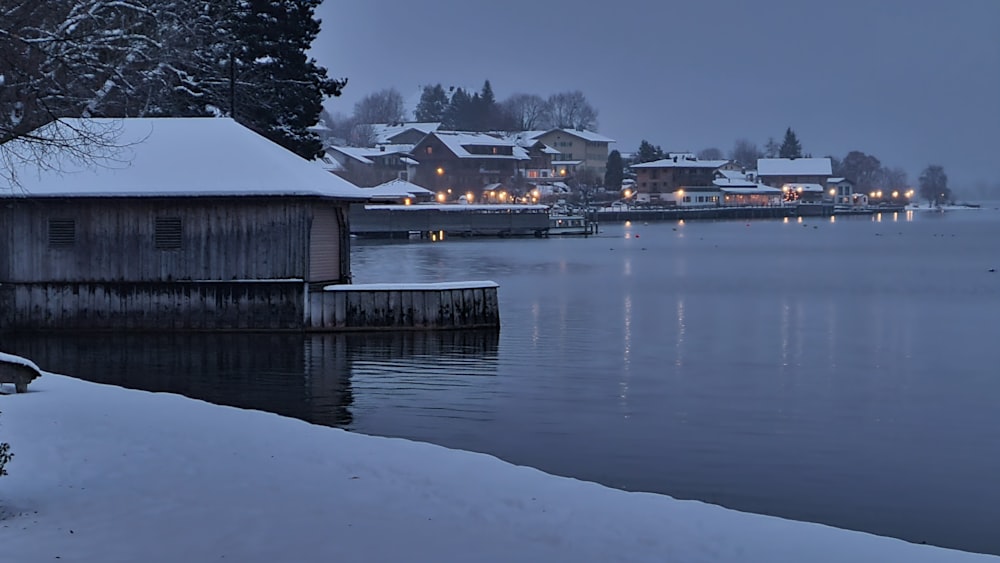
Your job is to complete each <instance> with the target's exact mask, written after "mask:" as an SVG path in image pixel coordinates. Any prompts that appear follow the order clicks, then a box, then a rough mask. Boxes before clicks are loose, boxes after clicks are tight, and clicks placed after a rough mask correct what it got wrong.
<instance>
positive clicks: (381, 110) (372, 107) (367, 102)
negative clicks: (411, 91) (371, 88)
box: [354, 88, 405, 124]
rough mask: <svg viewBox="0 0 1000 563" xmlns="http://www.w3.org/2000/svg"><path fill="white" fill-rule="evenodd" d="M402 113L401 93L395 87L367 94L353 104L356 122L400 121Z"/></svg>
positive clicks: (403, 111)
mask: <svg viewBox="0 0 1000 563" xmlns="http://www.w3.org/2000/svg"><path fill="white" fill-rule="evenodd" d="M404 113H405V110H404V107H403V95H402V94H400V93H399V91H398V90H396V89H395V88H386V89H384V90H379V91H378V92H375V93H373V94H368V95H367V96H365V97H364V98H362V99H361V101H359V102H358V103H356V104H354V120H355V121H356V122H357V123H369V124H371V123H401V122H402V121H403V115H404Z"/></svg>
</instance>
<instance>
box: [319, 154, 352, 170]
mask: <svg viewBox="0 0 1000 563" xmlns="http://www.w3.org/2000/svg"><path fill="white" fill-rule="evenodd" d="M313 162H315V163H317V164H319V165H320V167H321V168H323V170H326V171H327V172H341V171H343V170H345V169H344V165H343V164H341V163H340V162H339V161H337V159H335V158H332V157H330V155H328V154H326V153H323V154H322V155H320V157H319V158H317V159H316V160H314V161H313Z"/></svg>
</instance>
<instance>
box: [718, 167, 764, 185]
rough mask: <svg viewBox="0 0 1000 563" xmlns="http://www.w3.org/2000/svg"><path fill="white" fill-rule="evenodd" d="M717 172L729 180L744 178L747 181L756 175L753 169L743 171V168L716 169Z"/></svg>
mask: <svg viewBox="0 0 1000 563" xmlns="http://www.w3.org/2000/svg"><path fill="white" fill-rule="evenodd" d="M715 173H716V174H717V175H718V176H720V177H721V178H722V179H729V180H742V181H746V179H747V178H752V177H754V176H756V173H755V172H754V171H753V170H749V171H743V170H716V171H715ZM751 183H753V182H751Z"/></svg>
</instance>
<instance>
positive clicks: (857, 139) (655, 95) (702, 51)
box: [312, 0, 1000, 195]
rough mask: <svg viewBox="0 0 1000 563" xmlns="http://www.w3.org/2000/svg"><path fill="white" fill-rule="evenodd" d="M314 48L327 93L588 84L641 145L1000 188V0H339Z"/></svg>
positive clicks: (618, 131)
mask: <svg viewBox="0 0 1000 563" xmlns="http://www.w3.org/2000/svg"><path fill="white" fill-rule="evenodd" d="M317 15H318V16H319V17H320V18H322V20H323V31H322V32H321V34H320V37H319V38H318V39H317V41H316V42H315V43H314V45H313V51H312V54H313V56H315V57H316V58H317V60H318V61H319V62H320V63H321V64H323V65H324V66H326V67H327V68H328V69H329V70H330V73H331V75H332V76H336V77H340V76H346V77H348V78H349V80H350V83H349V85H348V87H347V89H346V91H345V93H344V95H343V96H342V97H341V98H336V99H333V100H331V101H330V102H328V103H327V107H328V109H330V110H331V111H333V112H342V113H345V114H350V113H351V111H352V109H353V107H354V103H355V102H357V101H358V100H359V99H361V98H362V97H363V96H365V95H366V94H369V93H371V92H374V91H377V90H380V89H382V88H388V87H395V88H396V89H398V90H399V91H400V92H401V93H402V94H403V95H404V96H405V97H408V98H415V97H416V96H417V95H418V92H419V88H420V86H421V85H424V84H436V83H438V82H440V83H442V84H443V85H445V86H446V87H447V86H449V85H456V86H464V87H466V88H475V89H478V88H479V87H481V86H482V83H483V81H484V80H485V79H489V80H490V81H491V83H492V85H493V88H494V91H495V92H496V95H497V98H498V99H501V100H502V99H503V98H505V97H507V96H508V95H510V94H512V93H515V92H527V93H535V94H539V95H542V96H548V95H549V94H552V93H555V92H560V91H567V90H576V89H579V90H582V91H583V92H584V94H585V95H586V96H587V98H588V99H589V100H590V101H591V103H592V104H593V105H594V106H595V107H596V108H597V109H598V111H599V112H600V113H599V122H600V127H599V130H600V132H601V133H603V134H605V135H607V136H610V137H612V138H614V139H616V140H617V141H618V143H617V144H616V145H614V147H615V148H618V149H619V150H621V151H623V152H624V151H634V150H635V149H636V148H637V147H638V144H639V142H640V140H642V139H647V140H649V141H651V142H652V143H654V144H658V145H661V146H662V147H663V148H664V149H666V150H692V151H697V150H700V149H703V148H706V147H711V146H715V147H719V148H721V149H722V150H723V151H724V152H727V153H728V152H729V150H730V149H731V148H732V146H733V142H734V141H735V140H736V139H737V138H740V137H746V138H749V139H750V140H752V141H755V142H756V143H758V144H759V145H761V146H763V144H764V143H765V142H766V141H767V139H768V137H775V138H776V139H778V140H779V141H780V139H781V136H782V135H783V134H784V131H785V128H786V127H789V126H790V127H792V128H793V129H794V130H795V131H796V133H797V134H798V136H799V139H800V140H801V141H802V145H803V149H804V150H805V151H806V152H808V153H812V154H813V155H814V156H821V155H828V154H830V155H834V156H839V157H843V156H844V155H845V154H847V152H848V151H850V150H861V151H864V152H867V153H869V154H874V155H875V156H877V157H878V158H879V159H881V160H882V162H883V163H884V164H886V165H889V166H901V167H903V168H904V169H906V171H907V172H908V173H909V174H910V179H911V182H913V183H915V182H916V178H917V175H918V174H919V173H920V171H921V170H922V169H923V167H924V166H926V165H927V164H941V165H943V166H944V167H945V171H946V172H947V173H948V175H949V178H950V180H951V181H950V184H951V186H952V188H953V189H956V190H958V191H959V192H960V195H961V192H962V191H964V190H966V189H968V188H975V187H977V186H981V185H989V186H997V187H998V189H1000V166H998V157H1000V0H836V1H834V0H827V1H811V0H754V1H740V0H729V1H725V0H717V1H703V0H687V1H680V2H678V1H661V2H653V1H648V0H647V1H639V0H618V1H614V2H588V1H586V0H504V1H502V2H490V3H486V2H474V1H471V0H469V1H460V0H423V1H421V2H413V1H412V0H326V1H325V2H324V3H323V5H322V6H321V7H320V8H319V10H318V11H317Z"/></svg>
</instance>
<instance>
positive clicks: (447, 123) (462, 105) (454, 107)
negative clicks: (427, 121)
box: [441, 88, 472, 131]
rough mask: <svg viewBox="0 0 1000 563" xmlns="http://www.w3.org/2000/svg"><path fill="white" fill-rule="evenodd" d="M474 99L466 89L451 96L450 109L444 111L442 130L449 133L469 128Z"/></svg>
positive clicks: (458, 90) (459, 89)
mask: <svg viewBox="0 0 1000 563" xmlns="http://www.w3.org/2000/svg"><path fill="white" fill-rule="evenodd" d="M471 105H472V98H470V97H469V94H468V93H466V91H465V89H464V88H457V89H456V90H455V91H454V92H453V93H452V94H451V100H449V101H448V107H447V108H445V110H444V117H443V119H442V120H441V128H442V129H444V130H447V131H462V130H465V129H467V128H468V125H469V113H470V111H469V110H470V109H471Z"/></svg>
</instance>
